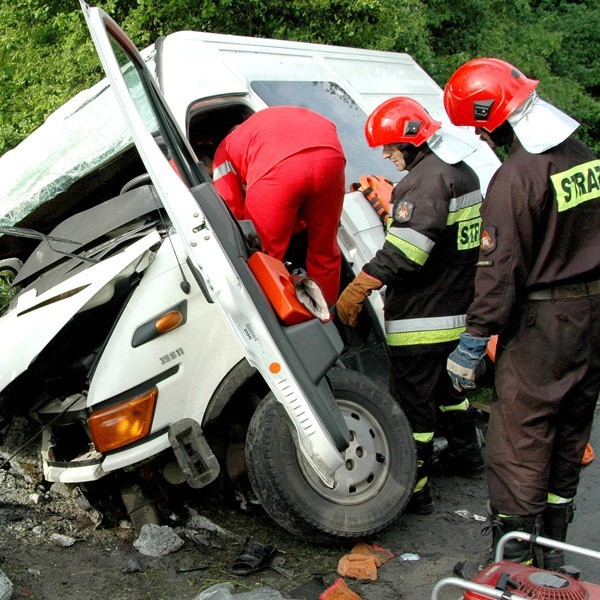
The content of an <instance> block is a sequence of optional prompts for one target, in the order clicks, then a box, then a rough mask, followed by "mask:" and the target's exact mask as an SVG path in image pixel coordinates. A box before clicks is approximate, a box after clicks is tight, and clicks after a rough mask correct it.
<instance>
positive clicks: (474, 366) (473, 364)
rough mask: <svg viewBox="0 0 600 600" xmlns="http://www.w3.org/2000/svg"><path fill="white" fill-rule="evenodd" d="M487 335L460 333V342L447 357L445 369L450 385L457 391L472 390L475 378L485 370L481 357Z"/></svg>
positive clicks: (483, 353)
mask: <svg viewBox="0 0 600 600" xmlns="http://www.w3.org/2000/svg"><path fill="white" fill-rule="evenodd" d="M489 339H490V338H487V337H475V336H474V335H469V334H468V333H461V334H460V343H459V344H458V346H457V347H456V350H454V352H452V354H450V356H449V357H448V362H447V363H446V369H447V371H448V375H450V379H452V385H453V386H454V388H455V389H457V390H458V391H459V392H462V391H463V390H473V389H475V388H476V387H477V386H476V384H475V380H476V379H477V377H478V376H479V375H481V374H482V373H483V371H485V365H484V363H482V359H483V357H484V356H485V349H486V348H487V344H488V340H489Z"/></svg>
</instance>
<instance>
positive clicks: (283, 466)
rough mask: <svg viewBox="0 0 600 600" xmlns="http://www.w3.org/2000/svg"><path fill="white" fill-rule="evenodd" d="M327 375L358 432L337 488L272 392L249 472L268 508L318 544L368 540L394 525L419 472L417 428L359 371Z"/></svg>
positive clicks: (257, 416) (254, 438)
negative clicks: (320, 472)
mask: <svg viewBox="0 0 600 600" xmlns="http://www.w3.org/2000/svg"><path fill="white" fill-rule="evenodd" d="M327 377H328V379H329V382H330V384H331V388H332V390H333V393H334V395H335V398H336V400H337V402H338V406H339V407H340V409H341V410H342V413H343V415H344V418H345V419H346V422H347V423H348V426H349V429H350V431H351V432H352V435H353V440H352V442H351V444H350V447H349V448H348V450H347V451H346V464H345V465H344V466H342V467H341V468H340V469H339V470H338V472H337V473H336V479H337V480H338V485H336V487H335V489H334V490H330V489H328V488H327V487H326V486H324V485H323V484H322V482H321V481H320V480H319V479H318V477H317V475H316V474H315V473H314V471H312V469H311V468H310V467H309V466H308V465H307V463H306V461H305V460H304V459H303V458H302V457H301V455H300V453H299V452H298V451H297V449H296V446H295V445H294V441H293V436H292V432H291V425H290V423H289V421H288V419H287V417H286V416H285V414H283V411H282V410H281V408H280V407H279V405H278V403H277V401H276V400H275V397H274V396H273V394H271V393H270V394H268V395H267V396H266V397H265V398H264V400H263V401H262V402H261V404H260V405H259V406H258V408H257V409H256V412H255V413H254V415H253V417H252V420H251V422H250V426H249V428H248V434H247V437H246V461H247V468H248V476H249V478H250V482H251V483H252V486H253V488H254V491H255V493H256V495H257V497H258V498H259V500H260V502H261V504H262V506H263V508H264V509H265V511H266V512H267V514H269V516H270V517H271V518H272V519H273V520H274V521H275V522H277V523H278V524H279V525H280V526H281V527H283V528H284V529H286V530H287V531H289V532H290V533H293V534H295V535H297V536H300V537H303V538H305V539H308V540H310V541H311V542H319V543H327V542H331V541H333V540H339V539H345V540H352V539H358V538H367V537H369V536H372V535H374V534H375V533H377V532H378V531H381V530H382V529H385V528H386V527H388V526H389V525H390V524H391V523H392V522H393V521H394V520H395V519H396V518H397V517H398V516H399V515H400V514H401V513H402V510H403V509H404V507H405V506H406V504H407V503H408V500H409V499H410V495H411V492H412V490H413V487H414V484H415V477H416V457H415V447H414V442H413V437H412V430H411V428H410V425H409V424H408V420H407V419H406V416H405V415H404V413H403V412H402V410H401V409H400V407H399V406H398V404H397V403H396V402H395V401H394V399H393V398H392V397H391V396H390V395H389V393H388V392H387V391H386V390H382V389H381V388H379V387H377V386H376V385H375V384H374V383H372V382H371V380H369V379H367V378H366V377H364V376H363V375H360V374H359V373H357V372H355V371H351V370H341V369H333V370H331V371H330V372H329V373H328V375H327Z"/></svg>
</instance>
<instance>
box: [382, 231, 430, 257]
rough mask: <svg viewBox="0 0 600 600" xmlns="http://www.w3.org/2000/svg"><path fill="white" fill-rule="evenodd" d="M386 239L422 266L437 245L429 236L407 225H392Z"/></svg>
mask: <svg viewBox="0 0 600 600" xmlns="http://www.w3.org/2000/svg"><path fill="white" fill-rule="evenodd" d="M385 241H386V242H389V243H390V244H392V246H395V247H396V248H398V250H400V252H402V253H403V254H404V256H406V258H408V260H410V261H411V262H414V263H415V264H417V265H420V266H423V265H424V264H425V263H426V262H427V259H428V258H429V253H430V252H431V250H433V247H434V246H435V243H434V242H432V241H431V240H430V239H429V238H428V237H427V236H425V235H423V234H422V233H419V232H418V231H415V230H414V229H409V228H407V227H390V228H389V229H388V232H387V235H386V236H385Z"/></svg>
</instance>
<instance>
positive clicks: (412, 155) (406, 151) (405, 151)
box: [398, 143, 430, 171]
mask: <svg viewBox="0 0 600 600" xmlns="http://www.w3.org/2000/svg"><path fill="white" fill-rule="evenodd" d="M398 147H399V149H400V152H402V156H404V162H405V163H406V170H407V171H410V168H411V167H412V165H413V164H414V162H415V161H416V160H417V158H418V157H419V156H422V155H424V154H426V153H427V152H428V151H430V150H429V146H427V144H425V143H423V144H421V145H420V146H413V145H412V144H400V145H399V146H398Z"/></svg>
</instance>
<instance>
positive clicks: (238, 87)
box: [156, 31, 499, 192]
mask: <svg viewBox="0 0 600 600" xmlns="http://www.w3.org/2000/svg"><path fill="white" fill-rule="evenodd" d="M156 61H157V64H156V72H157V77H158V81H159V84H160V86H161V88H162V91H163V93H164V95H165V98H166V99H167V101H168V103H169V105H170V107H171V109H172V110H173V114H174V116H175V118H176V120H177V122H178V123H179V125H180V126H181V128H182V129H183V131H185V132H187V128H188V125H189V109H190V106H191V105H192V104H193V103H194V102H197V101H198V100H201V99H210V98H215V97H218V96H221V97H222V96H225V95H233V94H237V95H242V96H245V97H246V98H247V101H248V102H249V104H250V105H251V107H252V108H253V109H254V110H260V109H262V108H265V107H266V104H265V103H264V102H263V100H261V98H260V97H259V96H258V95H257V94H256V93H255V92H254V91H253V90H252V82H253V81H257V80H259V81H260V80H266V79H267V80H273V81H276V80H285V81H330V82H334V83H336V84H338V85H339V86H340V87H341V88H343V89H344V90H345V91H346V92H347V93H348V95H349V96H350V97H351V98H352V99H353V100H354V101H355V102H356V104H357V105H358V106H360V107H361V108H362V109H363V110H364V112H365V118H366V115H368V114H369V113H370V112H371V111H372V110H373V109H374V108H375V107H376V106H378V105H379V104H381V102H383V101H384V100H386V99H388V98H391V97H394V96H410V97H411V98H414V99H415V100H417V101H418V102H420V103H421V104H422V105H423V106H424V107H425V108H426V109H427V110H428V111H429V112H430V113H431V115H432V116H433V117H434V118H435V119H437V120H440V121H442V122H443V123H444V124H445V126H446V127H449V128H451V129H452V132H453V133H454V134H455V135H457V137H464V138H465V139H467V140H468V141H469V142H470V143H471V144H472V145H474V146H477V147H478V148H479V149H478V150H477V151H476V152H475V153H474V154H473V155H471V156H470V157H469V158H468V159H467V160H466V161H465V162H467V163H468V164H469V165H470V166H471V167H473V169H475V171H476V172H477V174H478V176H479V179H480V182H481V188H482V191H483V192H485V190H486V188H487V185H488V183H489V180H490V178H491V176H492V175H493V174H494V172H495V171H496V169H497V168H498V166H499V161H498V158H497V157H496V155H495V154H494V152H493V151H492V150H491V149H490V148H489V146H488V145H487V144H486V143H485V142H482V141H481V140H479V138H478V136H476V135H475V134H474V132H473V130H472V128H457V127H454V126H452V125H451V124H450V122H449V119H448V117H447V115H446V113H445V111H444V107H443V102H442V95H443V91H442V89H441V88H440V87H439V86H438V85H437V84H436V83H435V81H434V80H433V79H432V78H431V77H430V76H429V75H428V74H427V73H426V72H425V71H424V70H423V69H422V68H421V67H420V66H419V65H418V64H417V63H416V62H415V60H414V59H413V58H412V57H411V56H409V55H408V54H403V53H396V52H383V51H377V50H363V49H358V48H346V47H339V46H327V45H323V44H310V43H303V42H290V41H284V40H266V39H258V38H250V37H242V36H231V35H220V34H212V33H202V32H191V31H184V32H178V33H174V34H171V35H169V36H167V37H166V38H164V39H163V40H161V42H160V45H158V46H157V56H156ZM377 151H378V150H377Z"/></svg>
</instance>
